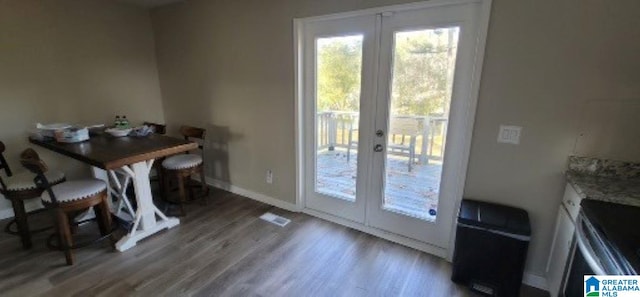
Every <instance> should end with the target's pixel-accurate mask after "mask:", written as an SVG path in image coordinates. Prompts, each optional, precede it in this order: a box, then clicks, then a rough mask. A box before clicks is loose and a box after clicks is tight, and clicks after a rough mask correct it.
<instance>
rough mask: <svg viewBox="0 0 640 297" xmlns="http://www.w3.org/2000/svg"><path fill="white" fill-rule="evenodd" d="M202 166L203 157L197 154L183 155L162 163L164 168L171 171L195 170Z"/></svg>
mask: <svg viewBox="0 0 640 297" xmlns="http://www.w3.org/2000/svg"><path fill="white" fill-rule="evenodd" d="M200 164H202V157H201V156H199V155H195V154H183V155H176V156H172V157H169V158H167V159H165V160H164V162H162V167H164V168H166V169H169V170H180V169H187V168H193V167H196V166H198V165H200Z"/></svg>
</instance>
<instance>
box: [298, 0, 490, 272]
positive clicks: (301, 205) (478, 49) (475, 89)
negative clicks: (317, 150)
mask: <svg viewBox="0 0 640 297" xmlns="http://www.w3.org/2000/svg"><path fill="white" fill-rule="evenodd" d="M468 3H479V4H481V6H482V8H481V12H480V16H479V22H478V28H477V30H478V34H477V36H478V39H477V42H476V45H475V49H474V62H473V73H472V78H471V86H470V87H469V90H471V91H470V92H469V98H467V100H465V101H466V108H465V109H466V110H465V117H464V123H465V129H464V131H465V135H462V136H461V137H462V139H463V141H462V143H463V144H464V145H463V147H462V148H460V152H461V154H460V156H461V158H459V159H458V160H455V161H456V162H457V164H455V166H456V168H457V171H458V172H460V173H461V174H458V175H457V177H456V181H455V184H456V185H457V186H456V192H457V193H456V194H455V195H454V196H455V197H456V198H455V199H456V201H455V206H456V208H457V207H458V206H459V205H460V201H461V200H462V195H463V192H464V185H465V180H466V172H467V166H468V163H469V154H470V150H471V138H472V134H473V126H474V120H475V113H476V107H477V103H478V96H479V91H480V78H481V75H482V65H483V61H484V51H485V44H486V39H487V31H488V29H489V17H490V13H491V3H492V0H432V1H428V2H416V3H410V4H402V5H393V6H385V7H377V8H370V9H364V10H358V11H351V12H344V13H337V14H331V15H325V16H316V17H309V18H303V19H294V20H293V25H294V26H293V27H294V31H293V33H294V36H293V39H294V74H295V87H294V98H295V138H296V139H295V150H296V152H295V153H296V207H297V208H298V209H300V210H301V211H303V212H305V213H308V214H311V215H314V216H317V217H320V218H323V219H327V220H329V221H333V222H336V223H338V224H342V225H345V226H348V227H351V228H354V229H357V230H360V231H363V232H366V233H370V234H373V235H375V236H378V237H382V238H384V239H387V240H390V241H393V242H396V243H400V244H403V245H406V246H410V247H413V248H416V249H419V250H422V251H425V252H427V253H431V254H434V255H436V256H440V257H442V258H446V259H448V260H451V258H452V257H453V248H449V249H442V248H439V247H436V246H433V245H430V244H427V243H424V242H420V241H417V240H414V239H410V238H407V237H404V236H400V235H396V234H393V233H389V232H386V231H383V230H379V229H376V228H372V227H368V226H366V225H360V224H355V223H353V222H350V221H348V220H344V219H340V218H337V217H333V216H331V215H327V214H324V213H321V212H317V211H314V210H311V209H307V208H305V201H304V191H305V188H304V187H305V171H304V168H303V166H304V161H305V159H304V158H305V152H304V137H303V132H304V129H303V127H304V122H303V121H304V118H303V114H304V89H303V82H304V77H303V75H304V70H303V69H302V67H303V65H304V63H303V61H302V58H303V55H302V47H303V40H304V38H303V31H304V30H303V26H304V22H305V21H309V20H330V19H337V18H345V17H350V16H360V15H367V14H379V13H383V12H385V11H389V10H393V11H403V10H413V9H423V8H430V7H438V6H447V5H457V4H468ZM455 223H456V218H455V216H454V217H452V218H451V225H452V227H451V230H452V231H451V236H450V240H449V242H450V243H449V247H453V246H454V245H453V243H454V240H455V228H454V226H455Z"/></svg>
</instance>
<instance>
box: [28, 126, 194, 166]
mask: <svg viewBox="0 0 640 297" xmlns="http://www.w3.org/2000/svg"><path fill="white" fill-rule="evenodd" d="M29 141H30V142H31V143H33V144H36V145H38V146H41V147H44V148H47V149H49V150H52V151H54V152H57V153H60V154H63V155H65V156H68V157H71V158H74V159H76V160H79V161H81V162H84V163H88V164H90V165H92V166H95V167H99V168H102V169H106V170H111V169H117V168H120V167H122V166H125V165H131V164H133V163H137V162H142V161H146V160H151V159H157V158H160V157H165V156H169V155H174V154H178V153H182V152H186V151H189V150H194V149H197V148H198V144H197V143H195V142H190V141H186V140H184V139H180V138H173V137H168V136H164V135H156V134H154V135H150V136H147V137H112V136H110V135H107V134H102V135H97V136H91V138H90V139H89V140H87V141H84V142H80V143H59V142H56V141H55V140H47V141H40V140H33V139H29Z"/></svg>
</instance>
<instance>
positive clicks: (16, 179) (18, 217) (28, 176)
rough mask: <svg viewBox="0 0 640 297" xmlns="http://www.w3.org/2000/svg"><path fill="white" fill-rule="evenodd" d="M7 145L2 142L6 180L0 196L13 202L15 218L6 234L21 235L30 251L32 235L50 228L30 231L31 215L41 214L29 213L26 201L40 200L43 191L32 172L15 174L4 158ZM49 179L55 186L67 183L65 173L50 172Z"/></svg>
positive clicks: (0, 185) (0, 155)
mask: <svg viewBox="0 0 640 297" xmlns="http://www.w3.org/2000/svg"><path fill="white" fill-rule="evenodd" d="M4 151H5V145H4V143H2V142H1V141H0V171H1V170H3V169H4V172H5V175H6V178H5V179H3V178H2V177H1V176H0V194H2V195H3V196H4V197H5V198H7V199H8V200H10V201H11V206H12V207H13V213H14V217H13V219H12V220H11V221H10V222H9V223H8V224H7V226H6V227H5V232H7V233H9V234H13V235H19V236H20V240H21V241H22V247H23V248H24V249H29V248H31V246H32V243H31V233H35V232H40V231H44V230H47V229H49V228H50V227H49V228H44V229H39V230H31V229H29V221H28V217H29V215H30V214H34V213H36V212H40V211H41V210H36V211H32V212H30V213H28V212H27V211H26V209H25V207H24V204H25V201H28V200H33V199H36V198H40V195H41V194H42V189H40V188H38V186H37V185H36V184H35V182H34V178H35V177H36V176H35V175H34V174H33V173H31V172H21V173H17V174H15V175H14V174H13V172H12V171H11V168H9V164H8V163H7V160H6V159H5V158H4V155H3V154H4ZM45 175H46V177H47V179H48V180H49V182H50V183H51V184H53V185H56V184H59V183H61V182H63V181H65V176H64V173H62V172H60V171H53V170H51V171H49V172H47V173H46V174H45ZM12 226H16V229H17V230H15V231H14V230H12Z"/></svg>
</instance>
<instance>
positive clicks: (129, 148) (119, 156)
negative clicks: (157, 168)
mask: <svg viewBox="0 0 640 297" xmlns="http://www.w3.org/2000/svg"><path fill="white" fill-rule="evenodd" d="M29 141H30V142H31V143H33V144H35V145H38V146H41V147H43V148H46V149H48V150H51V151H54V152H56V153H59V154H62V155H65V156H67V157H70V158H73V159H76V160H78V161H81V162H83V163H86V164H88V165H90V166H91V168H92V172H93V175H94V177H96V178H99V179H101V180H104V181H105V182H106V183H107V185H109V188H110V191H109V193H110V194H116V195H118V196H119V199H120V200H123V199H124V200H127V197H126V193H124V192H126V183H128V182H129V181H131V183H132V184H133V187H134V190H135V196H136V202H137V209H136V210H135V211H133V210H132V211H131V212H133V213H132V214H131V220H132V221H133V225H132V227H131V229H130V231H129V233H128V234H127V235H125V236H124V237H122V238H121V239H120V240H119V241H118V242H117V243H116V249H118V250H119V251H125V250H127V249H130V248H131V247H133V246H135V245H136V243H137V242H138V241H140V240H142V239H144V238H146V237H149V236H151V235H153V234H155V233H157V232H159V231H162V230H164V229H169V228H172V227H174V226H176V225H178V224H179V223H180V221H179V220H178V219H177V218H174V217H167V216H166V215H165V214H164V213H162V211H160V209H158V207H156V205H155V204H154V203H153V195H152V193H151V185H150V180H149V173H150V171H151V168H152V166H153V162H154V160H156V159H158V158H162V157H166V156H170V155H174V154H178V153H182V152H186V151H189V150H193V149H197V148H198V144H197V143H195V142H190V141H187V140H183V139H179V138H173V137H168V136H164V135H157V134H153V135H150V136H146V137H132V136H129V137H112V136H110V135H107V134H101V135H97V136H92V137H91V138H90V139H89V140H87V141H84V142H80V143H59V142H56V141H55V140H36V139H30V140H29ZM116 172H118V173H119V174H121V175H124V176H125V177H126V178H125V179H124V180H123V181H119V180H118V179H116V174H115V173H116ZM122 182H124V185H123V184H122ZM114 184H115V185H114ZM109 200H110V201H111V199H109ZM126 202H127V203H128V201H126ZM117 205H118V206H116V207H112V212H114V213H119V212H120V205H121V203H118V204H117ZM130 209H132V208H130Z"/></svg>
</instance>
